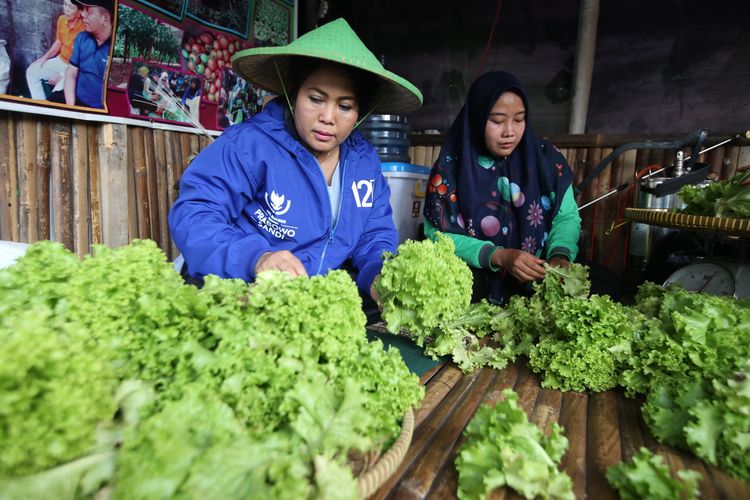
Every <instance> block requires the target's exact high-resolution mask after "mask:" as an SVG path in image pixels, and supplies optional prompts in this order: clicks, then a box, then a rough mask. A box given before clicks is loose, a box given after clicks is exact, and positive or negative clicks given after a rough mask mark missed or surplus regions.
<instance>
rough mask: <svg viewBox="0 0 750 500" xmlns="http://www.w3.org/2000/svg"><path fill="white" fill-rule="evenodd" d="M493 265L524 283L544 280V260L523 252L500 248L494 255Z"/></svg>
mask: <svg viewBox="0 0 750 500" xmlns="http://www.w3.org/2000/svg"><path fill="white" fill-rule="evenodd" d="M492 263H493V264H494V265H495V266H497V267H502V268H504V269H506V270H507V271H508V272H509V273H510V274H511V276H513V277H514V278H516V279H517V280H518V281H520V282H522V283H526V282H529V281H535V280H538V279H542V278H544V274H545V273H546V271H545V269H544V266H543V264H544V260H542V259H539V258H537V257H534V256H533V255H532V254H530V253H529V252H525V251H523V250H513V249H505V248H499V249H497V250H495V253H493V254H492Z"/></svg>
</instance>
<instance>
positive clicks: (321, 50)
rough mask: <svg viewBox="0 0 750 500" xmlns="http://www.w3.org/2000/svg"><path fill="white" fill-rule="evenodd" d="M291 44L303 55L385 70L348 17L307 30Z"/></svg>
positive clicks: (375, 69) (291, 47)
mask: <svg viewBox="0 0 750 500" xmlns="http://www.w3.org/2000/svg"><path fill="white" fill-rule="evenodd" d="M288 47H289V49H291V50H293V51H294V53H296V54H299V55H305V56H310V57H319V58H323V59H329V60H331V61H337V62H341V63H344V64H350V65H355V66H359V67H361V68H363V69H369V70H370V71H374V72H381V71H383V69H384V68H383V65H382V64H380V61H378V58H377V57H375V55H374V54H373V53H372V52H370V50H369V49H368V48H367V47H366V46H365V44H364V43H362V40H360V39H359V37H358V36H357V34H356V33H355V32H354V30H353V29H352V28H351V26H349V23H347V22H346V20H344V19H336V20H335V21H331V22H330V23H328V24H324V25H323V26H321V27H319V28H317V29H315V30H312V31H310V32H308V33H305V34H304V35H302V36H301V37H299V38H297V39H296V40H294V41H293V42H291V43H290V44H289V45H288Z"/></svg>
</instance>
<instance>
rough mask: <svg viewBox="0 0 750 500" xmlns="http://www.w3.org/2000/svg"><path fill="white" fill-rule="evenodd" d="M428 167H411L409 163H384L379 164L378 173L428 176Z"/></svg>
mask: <svg viewBox="0 0 750 500" xmlns="http://www.w3.org/2000/svg"><path fill="white" fill-rule="evenodd" d="M430 170H432V169H431V168H430V167H425V166H422V165H412V164H411V163H403V162H398V161H386V162H383V163H381V164H380V171H381V172H383V173H388V172H405V173H409V174H422V175H430Z"/></svg>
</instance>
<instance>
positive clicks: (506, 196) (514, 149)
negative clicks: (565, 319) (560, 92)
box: [424, 71, 581, 304]
mask: <svg viewBox="0 0 750 500" xmlns="http://www.w3.org/2000/svg"><path fill="white" fill-rule="evenodd" d="M572 180H573V173H572V171H571V169H570V167H569V166H568V164H567V162H566V161H565V158H564V157H563V155H562V154H561V153H560V152H559V151H558V150H557V149H556V148H555V147H554V146H553V145H552V144H550V143H548V142H546V141H543V140H541V139H540V138H538V137H537V136H536V135H535V134H534V131H533V130H532V128H531V125H530V123H529V103H528V99H527V97H526V92H525V90H524V88H523V85H522V84H521V82H520V81H519V80H518V78H516V77H515V76H513V75H511V74H510V73H506V72H503V71H494V72H490V73H486V74H484V75H482V76H480V77H479V78H478V79H477V80H476V81H475V82H474V83H473V84H472V86H471V88H470V89H469V95H468V97H467V99H466V102H465V103H464V106H463V108H462V109H461V111H460V112H459V114H458V116H457V117H456V119H455V121H454V122H453V125H451V128H450V130H449V131H448V134H447V137H446V139H445V142H444V144H443V147H442V149H441V150H440V156H439V158H438V160H437V162H436V163H435V165H434V166H433V168H432V172H431V174H430V178H429V181H428V194H427V199H426V202H425V210H424V214H425V218H426V220H425V233H426V235H427V236H428V237H430V238H435V236H436V233H437V232H438V231H440V232H443V233H446V234H447V235H448V236H450V237H451V239H453V242H454V244H455V247H456V255H458V256H459V257H461V258H462V259H463V260H464V261H466V262H467V263H468V264H469V265H470V266H471V267H472V270H473V272H474V297H473V300H475V301H477V300H479V299H481V298H488V299H489V300H490V301H491V302H493V303H497V304H502V303H504V302H506V301H507V300H508V298H509V297H510V296H511V295H514V294H518V293H524V292H525V291H527V290H528V286H527V284H528V283H530V282H532V281H534V280H537V279H540V278H542V277H543V276H544V274H545V268H544V266H543V264H544V262H545V260H546V261H547V262H549V263H550V264H551V265H558V266H567V265H568V263H569V262H571V261H573V260H574V259H575V258H576V255H577V253H578V239H579V235H580V229H581V219H580V217H579V215H578V207H577V206H576V202H575V198H574V194H573V189H572V186H571V184H572Z"/></svg>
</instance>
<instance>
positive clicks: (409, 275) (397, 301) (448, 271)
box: [375, 234, 473, 346]
mask: <svg viewBox="0 0 750 500" xmlns="http://www.w3.org/2000/svg"><path fill="white" fill-rule="evenodd" d="M453 251H454V246H453V240H451V239H450V238H448V237H447V236H444V235H442V234H438V238H437V240H436V241H432V240H424V241H414V240H406V241H405V242H404V243H402V244H401V245H399V247H398V253H396V254H391V253H388V252H386V253H385V254H384V258H385V262H384V263H383V269H382V274H381V278H380V279H379V280H378V282H377V284H376V285H375V287H376V291H377V293H378V296H379V298H380V302H381V304H382V305H383V313H382V316H383V319H384V320H385V321H386V323H387V326H388V331H390V332H391V333H399V332H400V331H401V329H402V328H404V329H406V330H408V331H409V332H410V334H411V335H413V336H414V338H415V340H416V342H417V345H419V346H422V345H423V344H424V340H425V337H427V335H428V334H429V333H430V331H431V330H432V329H433V328H435V327H436V326H438V325H439V324H441V323H445V322H449V321H451V320H453V319H456V318H458V317H459V316H461V315H462V314H464V313H465V312H466V311H467V309H468V308H469V303H470V302H471V291H472V284H473V278H472V274H471V270H470V269H469V266H468V265H467V264H466V263H465V262H464V261H463V260H461V259H460V258H459V257H457V256H456V255H455V254H454V253H453Z"/></svg>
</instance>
